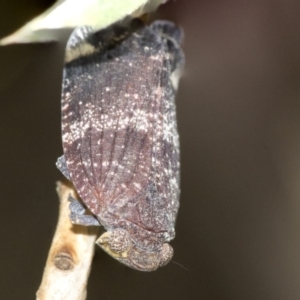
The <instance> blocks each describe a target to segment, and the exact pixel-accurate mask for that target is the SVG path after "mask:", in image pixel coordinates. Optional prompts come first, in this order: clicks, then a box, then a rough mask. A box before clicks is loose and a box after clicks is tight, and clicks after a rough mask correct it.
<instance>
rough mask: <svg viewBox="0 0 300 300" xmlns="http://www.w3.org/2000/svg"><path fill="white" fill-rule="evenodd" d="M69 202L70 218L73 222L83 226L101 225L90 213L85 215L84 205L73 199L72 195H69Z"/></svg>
mask: <svg viewBox="0 0 300 300" xmlns="http://www.w3.org/2000/svg"><path fill="white" fill-rule="evenodd" d="M69 201H70V202H71V203H70V206H69V208H70V211H71V214H70V219H71V222H72V223H73V224H77V225H84V226H101V224H100V223H99V221H98V220H97V219H96V218H95V217H94V216H92V215H85V214H84V213H85V211H86V208H85V206H84V205H83V204H82V203H81V202H79V201H78V200H76V199H74V198H73V197H72V196H69Z"/></svg>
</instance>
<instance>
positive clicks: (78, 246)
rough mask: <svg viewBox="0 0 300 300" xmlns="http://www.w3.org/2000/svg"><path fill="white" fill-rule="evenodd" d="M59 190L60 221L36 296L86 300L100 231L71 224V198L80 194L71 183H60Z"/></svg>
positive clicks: (58, 299)
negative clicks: (77, 193) (96, 241)
mask: <svg viewBox="0 0 300 300" xmlns="http://www.w3.org/2000/svg"><path fill="white" fill-rule="evenodd" d="M56 190H57V193H58V196H59V199H60V206H59V218H58V223H57V227H56V232H55V234H54V237H53V240H52V244H51V248H50V251H49V254H48V259H47V262H46V266H45V269H44V274H43V279H42V283H41V285H40V287H39V289H38V291H37V294H36V296H37V300H50V299H51V300H64V299H68V300H83V299H86V285H87V279H88V276H89V273H90V269H91V262H92V258H93V254H94V244H95V240H96V237H97V235H98V228H97V227H85V226H79V225H73V224H72V223H71V221H70V219H69V213H70V211H69V201H68V197H69V195H70V194H71V195H72V196H73V197H76V195H75V192H74V189H73V188H72V186H71V185H70V183H65V182H62V181H59V182H57V188H56Z"/></svg>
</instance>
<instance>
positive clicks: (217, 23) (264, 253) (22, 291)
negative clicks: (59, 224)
mask: <svg viewBox="0 0 300 300" xmlns="http://www.w3.org/2000/svg"><path fill="white" fill-rule="evenodd" d="M52 3H53V2H52V1H42V0H26V1H25V0H1V2H0V14H1V17H0V37H3V36H5V35H7V34H9V33H11V32H12V31H14V30H16V29H17V28H19V27H20V26H21V25H23V24H24V23H25V22H26V21H28V20H30V19H31V18H32V17H34V16H35V15H37V14H39V13H41V12H42V11H43V10H44V9H46V8H47V7H49V6H50V5H51V4H52ZM299 11H300V2H299V1H298V0H272V1H267V0H265V1H264V0H252V1H241V0H239V1H238V0H235V1H233V0H232V1H230V0H215V1H214V0H206V1H204V0H203V1H200V0H198V1H197V0H195V1H184V0H177V1H171V0H170V2H169V3H168V4H167V5H165V6H164V7H161V8H160V10H159V13H158V14H157V17H158V18H166V19H171V20H174V21H176V22H177V23H178V24H180V25H181V26H182V27H183V28H184V30H185V42H184V46H183V47H184V50H185V54H186V59H187V61H186V69H185V73H184V76H183V78H182V81H181V84H180V88H179V93H178V97H177V103H178V121H179V130H180V137H181V150H182V184H181V186H182V194H181V208H180V211H179V217H178V222H177V225H176V230H177V236H176V239H175V240H174V241H173V242H172V245H173V247H174V248H175V256H174V262H176V264H175V263H170V264H169V265H168V266H166V267H164V268H161V269H159V270H157V271H156V272H154V273H141V272H137V271H134V270H131V269H128V268H126V267H124V266H123V265H121V264H119V263H118V262H117V261H115V260H113V259H112V258H111V257H109V256H108V255H106V254H104V253H103V252H102V251H101V250H100V249H97V251H96V255H95V258H94V263H93V268H92V273H91V277H90V279H89V283H88V300H93V299H132V300H135V299H145V300H147V299H157V300H166V299H203V300H214V299H216V300H225V299H230V300H235V299H237V300H262V299H263V300H268V299H270V300H299V299H300V233H299V231H300V135H299V131H300V118H299V116H300V103H299V90H300V85H299V79H300V78H299V75H300V39H299V34H300V18H299ZM69 32H70V31H68V30H67V31H64V32H63V33H62V34H61V36H62V38H61V42H59V43H56V44H44V45H43V44H34V45H13V46H7V47H1V48H0V137H1V144H0V146H1V147H0V170H1V171H0V201H1V202H0V203H1V208H0V212H1V216H0V226H1V236H0V243H1V244H0V290H1V299H22V300H27V299H34V297H35V292H36V290H37V289H38V287H39V284H40V281H41V277H42V272H43V268H44V264H45V261H46V257H47V253H48V249H49V246H50V243H51V239H52V236H53V233H54V229H55V225H56V220H57V209H58V199H57V195H56V192H55V181H56V180H58V179H60V178H61V175H60V173H59V172H58V171H57V170H56V168H55V161H56V158H57V157H58V156H59V155H61V153H62V148H61V136H60V90H61V78H62V61H63V55H64V47H65V43H66V40H67V37H68V33H69ZM177 263H178V264H177ZM179 264H180V265H182V267H181V266H180V265H179Z"/></svg>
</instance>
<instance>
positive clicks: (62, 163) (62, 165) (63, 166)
mask: <svg viewBox="0 0 300 300" xmlns="http://www.w3.org/2000/svg"><path fill="white" fill-rule="evenodd" d="M56 167H57V169H58V170H59V171H61V172H62V173H63V175H64V176H65V177H66V178H68V179H69V180H71V179H70V174H69V170H68V167H67V163H66V160H65V156H64V155H63V156H61V157H59V158H58V159H57V162H56Z"/></svg>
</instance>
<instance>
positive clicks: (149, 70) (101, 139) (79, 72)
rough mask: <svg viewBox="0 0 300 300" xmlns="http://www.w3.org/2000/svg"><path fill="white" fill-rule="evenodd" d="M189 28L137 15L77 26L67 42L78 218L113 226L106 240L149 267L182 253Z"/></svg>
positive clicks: (68, 152)
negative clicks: (181, 125) (179, 103)
mask: <svg viewBox="0 0 300 300" xmlns="http://www.w3.org/2000/svg"><path fill="white" fill-rule="evenodd" d="M182 35H183V34H182V30H181V29H180V28H178V27H177V26H175V25H174V24H173V23H172V22H168V21H155V22H153V23H152V24H151V25H150V26H146V25H144V24H143V23H142V22H141V21H140V20H133V21H132V22H131V23H130V24H129V25H113V26H111V27H109V28H107V29H105V30H102V31H99V32H96V33H93V31H92V28H90V27H86V26H85V27H80V28H77V29H75V30H74V31H73V33H72V35H71V37H70V39H69V41H68V44H67V48H66V62H65V66H64V73H63V87H62V140H63V152H64V155H63V156H62V157H60V158H59V159H58V161H57V167H58V168H59V169H60V170H61V172H62V173H63V174H64V175H65V176H66V177H67V178H68V179H69V180H70V181H71V182H72V183H73V184H74V187H75V188H76V190H77V192H78V194H79V196H80V198H81V200H82V202H83V204H82V203H81V202H79V201H78V200H76V199H73V198H71V199H70V201H71V204H70V211H71V215H70V218H71V221H72V222H73V223H75V224H81V225H85V226H94V225H96V226H103V227H104V228H105V229H106V230H107V232H105V233H103V234H102V235H101V236H100V238H99V239H98V240H97V242H96V243H97V244H98V245H99V246H100V247H101V248H102V249H103V250H104V251H106V252H107V253H109V254H110V255H111V256H112V257H114V258H115V259H117V260H118V261H120V262H121V263H123V264H125V265H127V266H129V267H131V268H133V269H137V270H140V271H154V270H156V269H157V268H158V267H160V266H164V265H166V264H167V263H168V262H169V261H170V260H171V258H172V256H173V248H172V247H171V246H170V245H169V243H168V242H169V241H170V240H172V239H173V238H174V236H175V230H174V225H175V220H176V215H177V211H178V207H179V139H178V132H177V122H176V111H175V102H174V98H175V92H176V89H177V82H178V79H179V76H178V70H180V69H181V68H182V66H183V62H184V56H183V53H182V50H181V49H180V43H181V40H182ZM86 208H87V209H88V210H89V211H90V212H91V213H92V215H91V214H86Z"/></svg>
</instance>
